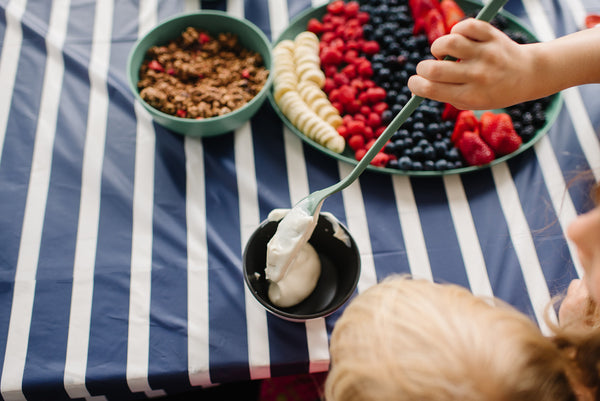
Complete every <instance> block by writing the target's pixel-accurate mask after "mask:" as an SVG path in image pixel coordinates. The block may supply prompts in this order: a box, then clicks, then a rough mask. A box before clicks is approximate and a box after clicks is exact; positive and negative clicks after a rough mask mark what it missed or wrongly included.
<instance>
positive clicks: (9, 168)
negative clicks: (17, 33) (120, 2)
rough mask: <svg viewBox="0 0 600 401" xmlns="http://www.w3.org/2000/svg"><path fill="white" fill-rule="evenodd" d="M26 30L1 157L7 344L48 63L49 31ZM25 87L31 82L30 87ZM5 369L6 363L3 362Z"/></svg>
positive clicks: (0, 332) (0, 356) (0, 352)
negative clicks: (45, 36) (46, 39)
mask: <svg viewBox="0 0 600 401" xmlns="http://www.w3.org/2000/svg"><path fill="white" fill-rule="evenodd" d="M30 6H31V5H30ZM32 8H35V7H32ZM42 10H45V8H44V7H40V9H39V10H36V11H37V12H40V11H42ZM26 12H27V13H30V12H31V11H30V10H27V11H26ZM31 19H32V18H31V17H29V16H27V15H24V20H27V21H31ZM46 25H47V24H46ZM23 31H24V32H23V43H22V46H21V52H20V55H19V62H18V67H17V74H16V77H15V91H14V93H13V96H12V103H11V107H10V111H9V116H8V121H7V126H6V136H5V140H4V146H3V151H2V160H1V161H0V188H2V191H0V205H2V213H0V227H2V230H0V240H1V243H2V246H3V251H2V255H1V257H0V278H1V280H0V282H1V283H2V284H1V286H2V291H0V305H1V306H0V316H2V318H1V319H0V342H1V343H2V344H6V339H7V333H8V323H9V320H10V311H11V303H12V299H13V289H14V275H15V271H16V267H17V259H18V253H19V244H20V240H21V231H22V224H23V216H24V209H25V202H26V199H27V189H28V188H27V185H28V183H29V175H30V171H31V160H32V154H33V143H34V140H35V138H34V137H35V131H36V127H37V115H38V112H39V108H40V97H41V90H42V81H43V76H44V69H45V65H46V48H45V43H44V40H43V36H40V35H39V34H38V33H34V31H32V30H31V29H30V28H29V26H28V25H23ZM20 88H27V90H21V89H20ZM4 355H5V347H0V360H4ZM1 369H2V367H0V370H1Z"/></svg>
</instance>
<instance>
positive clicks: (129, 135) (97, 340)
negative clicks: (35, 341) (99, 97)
mask: <svg viewBox="0 0 600 401" xmlns="http://www.w3.org/2000/svg"><path fill="white" fill-rule="evenodd" d="M93 6H94V5H93V4H92V7H93ZM89 11H90V14H91V15H93V12H94V11H95V10H94V9H92V10H89ZM137 13H138V10H137V8H135V7H133V6H132V5H128V4H126V3H123V2H116V3H115V9H114V15H113V31H112V36H113V43H112V46H111V53H110V68H109V71H108V75H107V76H108V77H110V76H112V77H115V76H119V75H120V76H122V77H121V78H120V80H124V79H125V78H124V74H125V68H124V66H125V63H126V57H127V55H128V52H129V48H130V45H131V42H128V40H127V39H129V38H130V35H131V31H132V28H133V29H136V30H137V28H136V27H134V26H132V25H131V22H133V23H135V22H137V18H131V16H132V15H134V16H135V15H137ZM89 23H90V25H93V21H89ZM134 32H135V31H134ZM122 38H124V39H122ZM121 66H123V67H122V68H120V67H121ZM115 82H118V81H115V79H109V80H108V97H109V105H108V117H107V125H106V144H105V149H104V162H103V174H102V184H101V185H102V186H101V199H100V202H101V203H100V215H99V222H98V243H97V251H96V266H95V277H94V293H93V300H92V314H91V324H90V342H89V349H88V361H87V371H86V385H87V388H88V391H89V392H90V394H92V395H100V394H107V395H109V396H111V395H113V396H114V395H115V394H129V395H130V394H131V392H130V390H129V387H128V386H127V382H126V380H125V375H126V365H127V337H128V319H129V285H130V277H129V271H130V264H131V241H132V224H133V212H132V207H133V181H134V178H133V177H134V166H135V136H136V122H135V119H134V118H132V117H133V116H134V115H135V113H134V110H133V96H132V95H131V94H129V93H128V92H124V91H123V90H119V89H117V88H115V85H114V83H115ZM115 249H120V250H121V251H120V252H114V250H115ZM108 328H110V329H108Z"/></svg>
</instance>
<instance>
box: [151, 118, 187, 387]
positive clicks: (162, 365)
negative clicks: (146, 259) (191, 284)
mask: <svg viewBox="0 0 600 401" xmlns="http://www.w3.org/2000/svg"><path fill="white" fill-rule="evenodd" d="M155 127H156V156H155V184H154V217H153V221H154V227H153V231H154V241H153V245H152V248H153V249H152V293H151V296H152V298H151V309H150V354H149V358H148V359H149V376H150V377H149V382H150V385H151V387H152V388H164V389H167V390H169V389H175V390H177V389H185V388H186V387H189V381H188V380H187V377H186V376H181V375H174V374H173V373H174V372H185V371H187V366H188V363H187V226H186V215H185V210H186V208H185V196H186V172H185V153H184V148H183V137H182V136H180V135H177V134H174V133H171V132H168V131H167V130H166V129H164V128H161V127H159V126H155Z"/></svg>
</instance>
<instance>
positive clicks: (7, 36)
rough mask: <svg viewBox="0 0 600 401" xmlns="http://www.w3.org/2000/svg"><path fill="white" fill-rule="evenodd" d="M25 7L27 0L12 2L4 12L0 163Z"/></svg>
mask: <svg viewBox="0 0 600 401" xmlns="http://www.w3.org/2000/svg"><path fill="white" fill-rule="evenodd" d="M26 5H27V0H21V1H19V0H13V1H11V2H9V3H8V5H7V6H6V8H5V10H4V11H5V15H6V30H5V31H4V41H3V45H2V53H1V54H0V82H2V86H3V87H4V89H2V96H0V161H1V160H2V149H3V148H4V138H5V137H6V124H8V115H9V111H10V104H11V102H12V95H13V89H14V87H15V78H16V76H17V67H18V65H19V53H20V51H21V43H22V41H23V31H22V30H21V18H22V17H23V13H24V12H25V6H26Z"/></svg>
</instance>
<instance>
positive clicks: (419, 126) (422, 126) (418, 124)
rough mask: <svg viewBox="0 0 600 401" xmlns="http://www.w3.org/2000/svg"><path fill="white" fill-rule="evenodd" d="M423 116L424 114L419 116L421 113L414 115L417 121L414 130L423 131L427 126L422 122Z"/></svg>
mask: <svg viewBox="0 0 600 401" xmlns="http://www.w3.org/2000/svg"><path fill="white" fill-rule="evenodd" d="M419 116H420V117H419ZM422 116H423V114H419V112H416V113H414V114H413V117H414V118H415V120H416V122H415V123H414V124H413V130H416V131H423V130H424V129H425V124H423V122H422V121H421V119H422Z"/></svg>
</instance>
